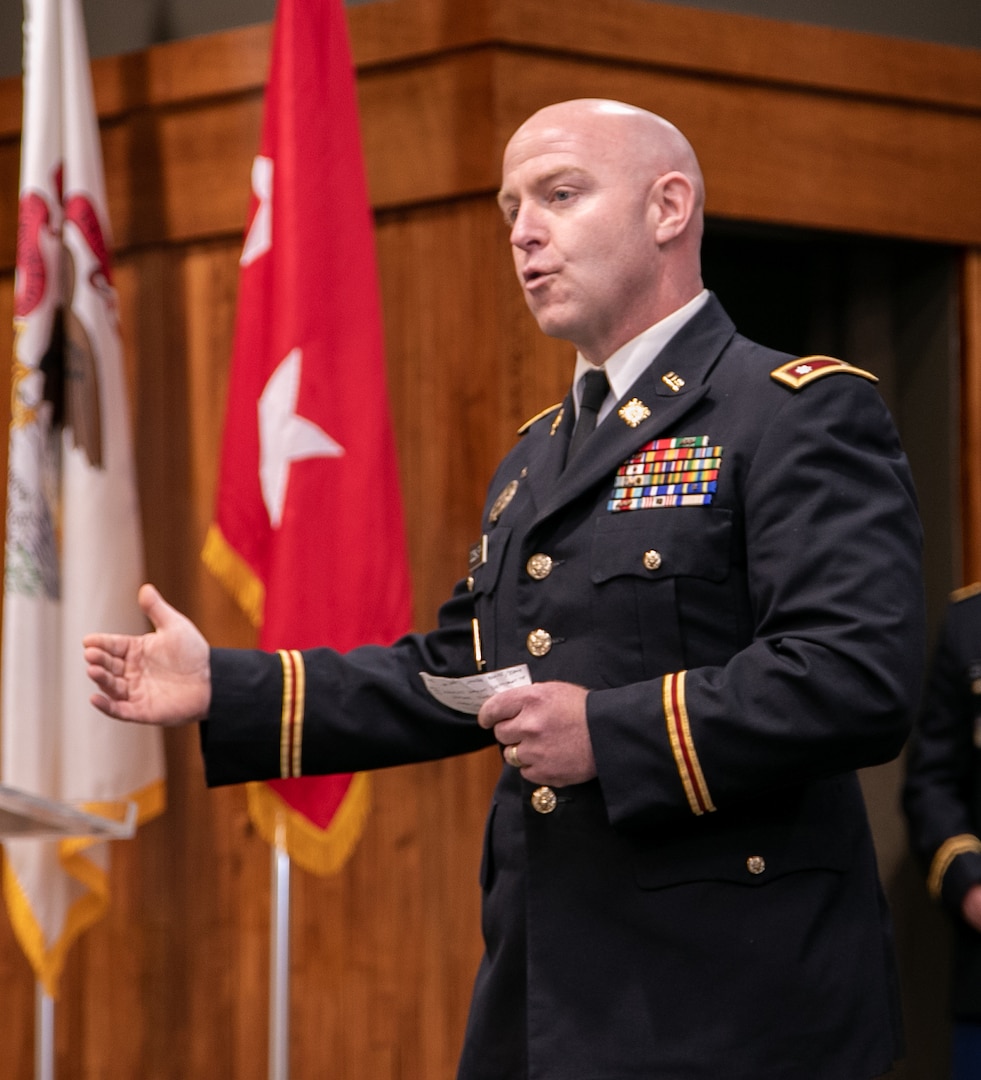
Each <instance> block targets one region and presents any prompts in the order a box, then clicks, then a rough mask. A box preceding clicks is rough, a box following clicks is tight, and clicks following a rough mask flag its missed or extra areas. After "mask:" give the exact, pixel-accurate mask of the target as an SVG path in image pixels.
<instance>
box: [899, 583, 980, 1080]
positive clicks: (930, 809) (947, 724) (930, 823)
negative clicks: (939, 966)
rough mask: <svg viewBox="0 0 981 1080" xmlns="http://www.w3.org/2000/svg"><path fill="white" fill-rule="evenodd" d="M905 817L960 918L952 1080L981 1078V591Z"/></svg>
mask: <svg viewBox="0 0 981 1080" xmlns="http://www.w3.org/2000/svg"><path fill="white" fill-rule="evenodd" d="M903 809H904V810H905V813H906V818H907V821H908V823H909V835H910V843H911V845H912V847H913V851H914V853H915V854H916V856H917V858H918V859H919V860H920V862H921V864H922V865H923V867H924V870H925V872H926V875H927V887H928V889H929V892H930V895H931V896H932V897H933V899H934V900H939V901H941V902H942V903H943V905H944V907H945V908H946V909H947V911H948V912H949V914H950V916H951V920H952V924H953V929H954V941H953V949H952V959H953V973H952V974H953V981H952V986H951V999H950V1005H951V1012H952V1014H953V1017H954V1038H953V1069H952V1073H951V1075H952V1078H953V1080H977V1078H978V1077H979V1076H981V839H979V837H981V584H975V585H969V586H967V587H965V588H963V589H960V590H958V591H957V592H955V593H954V594H953V596H952V598H951V603H950V605H949V607H948V609H947V616H946V619H945V621H944V625H943V628H942V631H941V636H940V640H939V642H938V645H937V649H936V654H935V656H934V661H933V667H932V670H931V674H930V679H929V682H928V686H927V693H926V696H925V699H924V704H923V708H922V711H921V713H920V717H919V721H918V723H917V726H916V729H915V733H914V738H913V740H912V742H911V744H910V752H909V756H908V758H907V766H906V783H905V786H904V788H903Z"/></svg>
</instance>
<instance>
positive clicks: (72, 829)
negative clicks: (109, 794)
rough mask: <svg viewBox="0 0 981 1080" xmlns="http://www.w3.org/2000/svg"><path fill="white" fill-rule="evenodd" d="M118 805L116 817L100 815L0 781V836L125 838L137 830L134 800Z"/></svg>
mask: <svg viewBox="0 0 981 1080" xmlns="http://www.w3.org/2000/svg"><path fill="white" fill-rule="evenodd" d="M118 806H119V809H120V817H119V818H118V819H117V818H112V817H103V816H102V815H100V814H92V813H89V812H88V811H85V810H78V809H76V808H75V807H73V806H71V805H70V804H68V803H62V802H57V801H55V800H54V799H48V798H45V797H44V796H43V795H31V794H29V793H28V792H26V791H19V790H18V789H17V788H12V787H9V786H8V785H6V784H0V840H2V841H6V840H18V839H28V838H33V839H38V840H57V839H59V838H61V837H69V836H92V837H97V838H100V839H105V840H128V839H130V838H131V837H132V836H133V835H134V833H135V832H136V803H134V802H120V803H118Z"/></svg>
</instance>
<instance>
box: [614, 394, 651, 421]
mask: <svg viewBox="0 0 981 1080" xmlns="http://www.w3.org/2000/svg"><path fill="white" fill-rule="evenodd" d="M617 415H618V416H619V417H620V419H621V420H622V421H623V422H624V423H625V424H627V425H628V426H629V427H636V426H637V425H638V424H639V423H640V422H641V421H642V420H646V419H647V418H648V416H650V415H651V410H650V409H648V407H647V406H646V405H645V404H644V403H643V402H642V401H641V400H640V399H639V398H631V399H630V400H629V401H628V402H627V404H626V405H621V406H620V409H619V410H618V412H617Z"/></svg>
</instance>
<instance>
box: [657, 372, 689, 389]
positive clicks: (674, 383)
mask: <svg viewBox="0 0 981 1080" xmlns="http://www.w3.org/2000/svg"><path fill="white" fill-rule="evenodd" d="M661 382H663V383H664V385H665V386H668V387H670V388H671V389H672V390H673V391H674V392H675V393H676V394H677V393H678V391H679V390H680V389H681V388H682V387H683V386H684V385H685V380H684V379H683V378H682V377H681V376H680V375H678V374H677V373H676V372H674V371H669V372H668V373H667V374H666V375H662V376H661Z"/></svg>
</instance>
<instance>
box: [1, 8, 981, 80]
mask: <svg viewBox="0 0 981 1080" xmlns="http://www.w3.org/2000/svg"><path fill="white" fill-rule="evenodd" d="M347 2H348V3H364V2H369V3H370V2H372V0H347ZM275 6H276V2H275V0H82V8H83V10H84V12H85V23H86V26H87V28H88V35H89V49H90V51H91V54H92V56H94V57H95V56H111V55H114V54H116V53H125V52H133V51H134V50H136V49H141V48H143V47H144V46H146V45H152V44H156V43H158V42H161V41H174V40H177V39H180V38H187V37H194V36H195V35H197V34H208V33H212V32H213V31H215V30H225V29H228V28H229V27H232V26H246V25H248V24H249V23H258V22H268V21H269V20H270V19H272V16H273V11H274V9H275ZM681 6H683V7H695V8H706V9H710V10H713V11H733V12H740V13H742V14H746V15H761V16H764V17H766V18H771V19H785V20H790V21H793V22H810V23H819V24H822V25H825V26H837V27H841V28H843V29H849V30H860V31H867V32H869V33H874V34H886V35H891V36H894V37H907V38H915V39H918V40H921V41H938V42H944V43H946V44H948V45H962V46H967V47H969V48H975V49H981V2H979V0H888V2H882V3H871V4H870V3H867V2H859V3H856V0H687V2H685V3H682V5H681ZM21 21H22V6H21V2H20V0H0V78H2V77H4V76H9V75H19V74H20V71H21Z"/></svg>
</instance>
